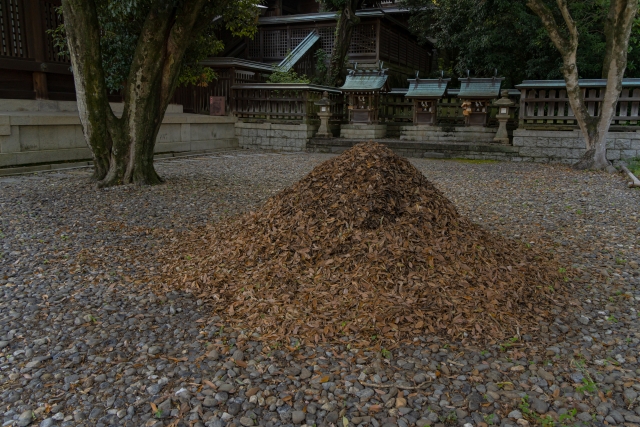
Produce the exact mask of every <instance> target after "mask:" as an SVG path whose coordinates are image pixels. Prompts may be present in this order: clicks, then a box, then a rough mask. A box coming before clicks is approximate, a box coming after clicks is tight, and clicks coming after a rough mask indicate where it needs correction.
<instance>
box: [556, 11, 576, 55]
mask: <svg viewBox="0 0 640 427" xmlns="http://www.w3.org/2000/svg"><path fill="white" fill-rule="evenodd" d="M556 3H557V4H558V8H559V9H560V13H562V18H563V19H564V22H565V24H567V29H568V30H569V46H570V47H571V49H573V50H577V49H578V28H577V27H576V23H575V21H574V20H573V18H572V17H571V13H570V12H569V6H568V4H567V0H556Z"/></svg>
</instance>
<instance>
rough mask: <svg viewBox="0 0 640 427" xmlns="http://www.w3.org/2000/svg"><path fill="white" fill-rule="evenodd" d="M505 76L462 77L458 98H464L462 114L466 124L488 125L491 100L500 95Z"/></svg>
mask: <svg viewBox="0 0 640 427" xmlns="http://www.w3.org/2000/svg"><path fill="white" fill-rule="evenodd" d="M503 80H504V77H490V78H470V77H468V78H466V79H461V80H460V83H461V86H460V92H459V93H458V98H459V99H461V100H462V105H461V107H462V114H463V115H464V124H465V125H466V126H486V125H487V122H488V121H489V109H490V107H491V101H493V100H494V99H496V98H498V97H499V96H500V86H502V81H503Z"/></svg>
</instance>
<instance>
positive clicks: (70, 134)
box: [0, 100, 238, 168]
mask: <svg viewBox="0 0 640 427" xmlns="http://www.w3.org/2000/svg"><path fill="white" fill-rule="evenodd" d="M112 108H113V109H114V111H115V112H116V114H118V113H119V112H121V111H122V104H113V105H112ZM0 110H1V111H0V168H4V167H15V166H24V165H34V164H44V163H73V162H78V161H83V160H89V159H91V157H92V155H91V150H90V149H89V147H88V146H87V143H86V142H85V140H84V136H83V133H82V126H81V125H80V119H79V117H78V113H77V105H76V103H75V102H68V101H29V100H7V102H6V103H5V102H4V100H3V102H2V107H0ZM235 123H236V120H235V118H233V117H213V116H205V115H199V114H184V113H182V106H180V105H171V106H170V107H169V109H168V110H167V114H165V117H164V120H163V122H162V126H161V128H160V132H159V133H158V137H157V140H156V146H155V151H156V153H185V152H199V151H213V150H221V149H232V148H237V147H238V140H237V138H236V136H235Z"/></svg>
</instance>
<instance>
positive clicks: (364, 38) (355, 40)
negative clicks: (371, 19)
mask: <svg viewBox="0 0 640 427" xmlns="http://www.w3.org/2000/svg"><path fill="white" fill-rule="evenodd" d="M349 53H351V54H358V53H360V54H362V53H376V28H375V26H373V25H371V24H360V25H358V26H357V27H355V28H354V29H353V34H352V36H351V46H350V47H349Z"/></svg>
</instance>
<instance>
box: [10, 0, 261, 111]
mask: <svg viewBox="0 0 640 427" xmlns="http://www.w3.org/2000/svg"><path fill="white" fill-rule="evenodd" d="M0 1H1V0H0ZM202 65H204V66H208V67H209V68H211V69H212V70H213V71H214V72H215V73H216V78H215V79H214V80H213V81H211V82H209V83H207V84H200V85H188V86H182V87H178V88H177V89H176V91H175V92H174V95H173V99H172V101H171V103H172V104H181V105H182V106H183V109H184V112H185V113H194V114H209V97H211V96H223V97H225V99H226V111H227V112H229V111H230V109H231V87H232V86H234V85H236V84H245V83H262V82H264V80H265V79H266V76H267V75H268V74H270V73H271V72H272V71H273V68H272V67H271V66H269V65H266V64H259V63H254V62H251V61H244V60H240V59H237V58H211V59H208V60H205V61H203V62H202Z"/></svg>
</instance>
